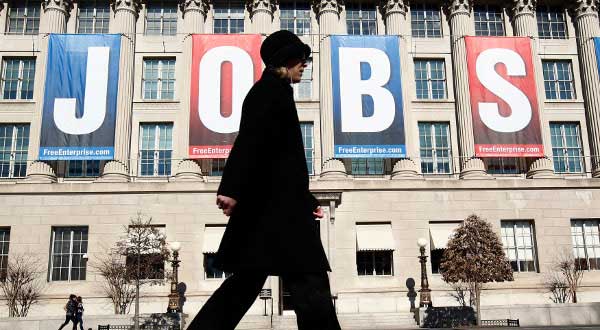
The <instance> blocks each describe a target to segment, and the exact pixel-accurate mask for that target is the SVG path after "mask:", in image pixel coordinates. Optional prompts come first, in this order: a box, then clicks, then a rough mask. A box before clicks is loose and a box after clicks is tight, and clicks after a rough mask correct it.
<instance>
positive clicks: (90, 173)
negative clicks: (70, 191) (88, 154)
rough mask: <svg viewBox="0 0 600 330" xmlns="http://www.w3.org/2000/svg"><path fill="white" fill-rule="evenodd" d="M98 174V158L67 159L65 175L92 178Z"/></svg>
mask: <svg viewBox="0 0 600 330" xmlns="http://www.w3.org/2000/svg"><path fill="white" fill-rule="evenodd" d="M98 176H100V161H99V160H69V161H67V177H69V178H94V177H98Z"/></svg>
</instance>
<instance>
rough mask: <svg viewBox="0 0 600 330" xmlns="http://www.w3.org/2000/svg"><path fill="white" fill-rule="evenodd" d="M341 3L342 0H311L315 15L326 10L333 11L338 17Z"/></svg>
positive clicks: (319, 14)
mask: <svg viewBox="0 0 600 330" xmlns="http://www.w3.org/2000/svg"><path fill="white" fill-rule="evenodd" d="M343 4H344V3H343V1H342V0H312V6H313V10H314V12H315V13H316V14H317V17H319V16H321V15H322V14H324V13H326V12H331V13H335V14H336V15H338V17H339V15H340V13H341V12H342V5H343Z"/></svg>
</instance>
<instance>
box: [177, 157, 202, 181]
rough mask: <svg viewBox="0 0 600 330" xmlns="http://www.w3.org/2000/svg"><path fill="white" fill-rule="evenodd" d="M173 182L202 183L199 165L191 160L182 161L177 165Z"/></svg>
mask: <svg viewBox="0 0 600 330" xmlns="http://www.w3.org/2000/svg"><path fill="white" fill-rule="evenodd" d="M173 181H203V178H202V170H201V169H200V165H198V163H196V162H195V161H193V160H191V159H184V160H182V161H180V162H179V164H177V167H176V170H175V177H174V178H173Z"/></svg>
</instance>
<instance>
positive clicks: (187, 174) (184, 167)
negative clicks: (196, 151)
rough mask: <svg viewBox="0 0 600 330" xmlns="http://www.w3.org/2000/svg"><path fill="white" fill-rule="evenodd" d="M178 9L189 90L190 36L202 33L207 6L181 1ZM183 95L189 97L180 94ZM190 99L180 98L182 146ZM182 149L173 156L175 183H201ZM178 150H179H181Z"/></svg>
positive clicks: (196, 0) (195, 165) (194, 0)
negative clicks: (174, 160) (180, 152)
mask: <svg viewBox="0 0 600 330" xmlns="http://www.w3.org/2000/svg"><path fill="white" fill-rule="evenodd" d="M179 7H180V9H181V12H182V13H183V32H184V33H188V35H186V36H185V37H184V40H183V54H182V56H181V61H182V62H183V65H182V66H179V68H180V69H182V72H183V75H181V76H182V77H183V79H182V81H183V82H182V84H181V86H182V88H183V89H189V88H190V86H191V78H192V77H191V75H192V74H191V67H192V34H201V33H204V22H205V21H206V15H207V14H208V10H209V8H210V7H209V4H208V2H207V1H206V0H183V1H181V2H180V4H179ZM182 94H183V95H190V94H189V92H188V93H182ZM190 111H191V109H190V98H189V97H184V98H181V111H179V114H178V117H179V122H180V123H183V125H182V127H180V133H179V135H178V141H179V143H180V145H182V146H188V145H189V129H190V126H189V125H188V124H187V123H189V118H190ZM181 149H183V150H182V152H183V154H179V155H175V157H176V158H177V159H181V160H180V161H179V162H178V164H177V166H176V167H175V171H174V174H175V177H174V178H173V180H175V181H203V177H202V170H201V169H200V166H199V165H198V163H196V162H195V161H194V160H192V159H188V148H181ZM181 149H180V150H181Z"/></svg>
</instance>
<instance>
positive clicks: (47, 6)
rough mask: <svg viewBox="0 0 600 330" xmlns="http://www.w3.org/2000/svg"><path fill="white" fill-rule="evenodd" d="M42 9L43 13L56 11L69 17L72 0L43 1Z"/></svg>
mask: <svg viewBox="0 0 600 330" xmlns="http://www.w3.org/2000/svg"><path fill="white" fill-rule="evenodd" d="M0 7H1V5H0ZM42 7H43V8H44V11H48V10H58V11H60V12H62V13H63V14H65V16H66V17H69V15H70V14H71V9H73V0H44V1H42ZM1 9H2V8H0V10H1Z"/></svg>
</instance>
